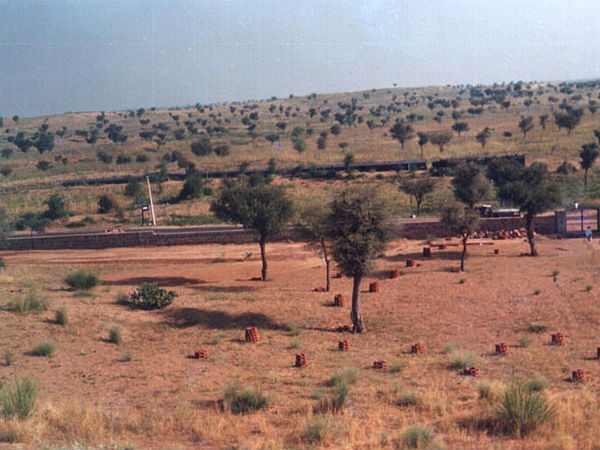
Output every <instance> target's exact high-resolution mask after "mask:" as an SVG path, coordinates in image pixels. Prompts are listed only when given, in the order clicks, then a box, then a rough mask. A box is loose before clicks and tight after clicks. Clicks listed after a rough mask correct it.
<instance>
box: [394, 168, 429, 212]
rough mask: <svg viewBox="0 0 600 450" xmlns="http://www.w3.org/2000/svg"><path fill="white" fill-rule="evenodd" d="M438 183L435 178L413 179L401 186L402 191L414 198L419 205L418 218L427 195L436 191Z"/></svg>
mask: <svg viewBox="0 0 600 450" xmlns="http://www.w3.org/2000/svg"><path fill="white" fill-rule="evenodd" d="M435 185H436V182H435V181H434V180H433V178H429V177H427V178H413V179H407V180H405V181H404V182H403V183H402V184H400V189H401V190H402V191H403V192H404V193H405V194H407V195H410V196H412V197H414V199H415V203H416V204H417V216H418V215H419V214H420V213H421V204H422V203H423V199H424V198H425V196H426V195H428V194H431V193H432V192H433V190H434V189H435Z"/></svg>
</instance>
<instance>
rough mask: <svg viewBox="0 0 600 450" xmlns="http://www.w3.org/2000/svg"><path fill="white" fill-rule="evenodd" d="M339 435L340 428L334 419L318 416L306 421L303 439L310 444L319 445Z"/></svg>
mask: <svg viewBox="0 0 600 450" xmlns="http://www.w3.org/2000/svg"><path fill="white" fill-rule="evenodd" d="M339 434H341V430H340V427H339V425H338V422H336V421H335V419H334V418H333V417H322V416H316V417H311V418H310V419H308V420H307V421H306V423H305V425H304V432H303V433H302V439H303V440H304V441H305V442H307V443H309V444H319V443H323V442H324V441H327V440H329V439H331V438H335V437H336V435H339Z"/></svg>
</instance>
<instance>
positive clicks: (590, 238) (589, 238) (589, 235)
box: [585, 227, 592, 242]
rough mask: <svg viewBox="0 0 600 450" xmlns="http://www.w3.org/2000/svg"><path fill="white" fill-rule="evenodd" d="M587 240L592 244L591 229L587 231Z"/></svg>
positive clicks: (588, 228)
mask: <svg viewBox="0 0 600 450" xmlns="http://www.w3.org/2000/svg"><path fill="white" fill-rule="evenodd" d="M585 239H586V240H587V241H588V242H592V229H591V228H590V227H587V228H586V230H585Z"/></svg>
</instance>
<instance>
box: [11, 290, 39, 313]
mask: <svg viewBox="0 0 600 450" xmlns="http://www.w3.org/2000/svg"><path fill="white" fill-rule="evenodd" d="M8 309H10V310H11V311H14V312H17V313H21V314H27V313H30V312H40V311H46V310H47V309H48V302H47V301H46V300H44V299H39V298H37V296H36V295H35V294H34V293H31V294H28V295H27V296H25V297H20V298H18V299H16V300H12V301H11V302H9V303H8Z"/></svg>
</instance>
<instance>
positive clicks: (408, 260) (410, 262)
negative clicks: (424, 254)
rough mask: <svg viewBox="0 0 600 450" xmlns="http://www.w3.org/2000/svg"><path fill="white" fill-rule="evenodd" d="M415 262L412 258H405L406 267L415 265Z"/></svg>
mask: <svg viewBox="0 0 600 450" xmlns="http://www.w3.org/2000/svg"><path fill="white" fill-rule="evenodd" d="M415 265H416V262H415V260H414V259H407V260H406V267H415Z"/></svg>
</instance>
